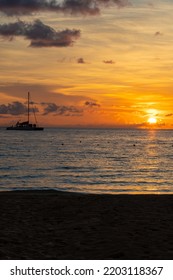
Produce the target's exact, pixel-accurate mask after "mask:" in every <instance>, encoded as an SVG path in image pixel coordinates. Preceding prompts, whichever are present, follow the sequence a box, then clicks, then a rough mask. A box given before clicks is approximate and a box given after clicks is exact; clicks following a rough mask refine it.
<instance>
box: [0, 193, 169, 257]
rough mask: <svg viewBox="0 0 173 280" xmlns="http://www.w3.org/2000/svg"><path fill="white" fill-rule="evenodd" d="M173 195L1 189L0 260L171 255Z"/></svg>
mask: <svg viewBox="0 0 173 280" xmlns="http://www.w3.org/2000/svg"><path fill="white" fill-rule="evenodd" d="M172 234H173V196H172V195H99V194H80V193H70V192H58V191H13V192H10V191H9V192H1V193H0V259H1V260H2V259H3V260H16V259H21V260H26V259H27V260H30V259H33V260H37V259H38V260H42V259H46V260H49V259H58V260H65V259H68V260H78V259H79V260H86V259H88V260H92V259H93V260H97V259H98V260H100V259H103V260H114V259H115V260H118V259H120V260H124V259H126V260H137V259H139V260H140V259H144V260H146V259H148V260H150V259H163V260H165V259H173V239H172Z"/></svg>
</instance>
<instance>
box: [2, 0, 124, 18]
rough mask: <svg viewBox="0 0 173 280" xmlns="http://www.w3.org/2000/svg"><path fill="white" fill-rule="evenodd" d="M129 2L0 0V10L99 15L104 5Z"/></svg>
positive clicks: (20, 12)
mask: <svg viewBox="0 0 173 280" xmlns="http://www.w3.org/2000/svg"><path fill="white" fill-rule="evenodd" d="M128 4H129V1H128V0H64V1H58V0H0V12H2V13H4V14H6V15H8V16H13V15H27V14H32V13H34V12H44V11H53V12H64V13H69V14H82V15H97V14H99V13H100V10H101V8H102V7H105V6H108V5H116V6H117V7H120V8H121V7H124V6H127V5H128Z"/></svg>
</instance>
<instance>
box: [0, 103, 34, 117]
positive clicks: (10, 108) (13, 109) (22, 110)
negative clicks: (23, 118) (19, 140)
mask: <svg viewBox="0 0 173 280" xmlns="http://www.w3.org/2000/svg"><path fill="white" fill-rule="evenodd" d="M30 104H32V105H34V104H35V103H33V102H30ZM30 111H31V112H39V110H38V108H36V107H33V108H30ZM27 112H28V107H27V105H25V104H23V103H21V102H19V101H14V102H12V103H9V104H8V105H6V104H1V105H0V114H1V115H13V116H18V115H23V114H26V113H27Z"/></svg>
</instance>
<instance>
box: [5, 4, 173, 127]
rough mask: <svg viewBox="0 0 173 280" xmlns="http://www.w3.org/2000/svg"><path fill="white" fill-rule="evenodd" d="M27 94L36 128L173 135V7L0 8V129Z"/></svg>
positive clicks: (22, 110)
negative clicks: (137, 130)
mask: <svg viewBox="0 0 173 280" xmlns="http://www.w3.org/2000/svg"><path fill="white" fill-rule="evenodd" d="M28 91H29V92H30V93H31V96H32V100H33V102H34V103H35V104H34V106H35V108H36V111H37V118H38V120H39V123H41V125H45V126H79V127H134V128H145V127H156V128H173V1H171V0H167V1H159V0H158V1H157V0H129V1H127V0H95V1H93V0H83V1H82V0H65V1H63V0H61V1H58V0H56V1H48V0H43V1H39V0H22V1H19V0H17V1H12V0H11V1H4V0H3V1H2V0H0V125H1V126H5V125H9V124H14V123H15V122H16V121H18V120H25V115H26V98H27V92H28ZM150 118H154V120H156V123H153V124H150V123H149V119H150Z"/></svg>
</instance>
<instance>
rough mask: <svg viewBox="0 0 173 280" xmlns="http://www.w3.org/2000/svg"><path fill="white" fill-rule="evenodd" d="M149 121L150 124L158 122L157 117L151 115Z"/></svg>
mask: <svg viewBox="0 0 173 280" xmlns="http://www.w3.org/2000/svg"><path fill="white" fill-rule="evenodd" d="M148 123H149V124H155V123H157V119H156V118H154V117H150V118H149V119H148Z"/></svg>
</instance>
